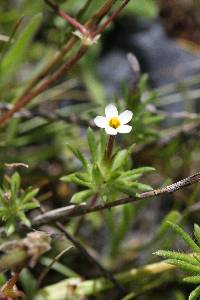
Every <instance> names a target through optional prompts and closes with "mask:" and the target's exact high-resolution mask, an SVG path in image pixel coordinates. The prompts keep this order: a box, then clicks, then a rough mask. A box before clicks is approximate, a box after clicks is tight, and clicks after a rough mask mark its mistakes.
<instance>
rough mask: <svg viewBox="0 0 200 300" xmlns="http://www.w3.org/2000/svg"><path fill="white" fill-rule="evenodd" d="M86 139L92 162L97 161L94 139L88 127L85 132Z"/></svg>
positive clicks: (92, 132)
mask: <svg viewBox="0 0 200 300" xmlns="http://www.w3.org/2000/svg"><path fill="white" fill-rule="evenodd" d="M87 139H88V145H89V148H90V153H91V156H92V160H93V162H96V161H97V144H96V139H95V134H94V131H93V130H92V129H91V128H90V127H89V128H88V131H87Z"/></svg>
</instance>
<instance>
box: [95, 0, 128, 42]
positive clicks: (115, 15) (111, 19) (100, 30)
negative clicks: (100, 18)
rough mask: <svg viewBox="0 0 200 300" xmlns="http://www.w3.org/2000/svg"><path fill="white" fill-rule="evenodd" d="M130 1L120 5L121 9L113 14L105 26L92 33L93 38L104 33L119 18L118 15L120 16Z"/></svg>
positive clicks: (126, 0)
mask: <svg viewBox="0 0 200 300" xmlns="http://www.w3.org/2000/svg"><path fill="white" fill-rule="evenodd" d="M129 1H130V0H125V1H124V2H123V3H122V4H121V5H120V7H119V8H118V9H117V10H116V11H114V12H113V13H112V14H111V16H110V17H109V18H108V19H107V20H106V21H105V22H104V23H103V25H102V26H101V27H100V28H99V29H97V30H95V31H94V32H93V33H92V37H95V36H96V35H98V34H101V33H102V32H103V31H104V30H105V29H106V28H107V27H108V26H109V25H110V23H111V22H112V21H113V20H114V19H115V18H117V17H118V15H119V14H120V12H121V11H122V9H123V8H124V7H125V6H126V5H127V4H128V2H129Z"/></svg>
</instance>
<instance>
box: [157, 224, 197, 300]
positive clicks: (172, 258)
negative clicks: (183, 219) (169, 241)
mask: <svg viewBox="0 0 200 300" xmlns="http://www.w3.org/2000/svg"><path fill="white" fill-rule="evenodd" d="M169 225H170V226H171V228H172V229H173V230H174V231H175V232H176V233H177V234H178V235H179V236H180V237H181V238H182V239H183V240H184V242H185V243H186V244H187V246H188V247H189V248H190V249H191V252H190V253H182V252H177V251H166V250H159V251H157V252H155V254H156V255H158V256H161V257H163V258H165V259H166V260H165V262H166V263H168V264H172V265H174V266H176V267H178V268H179V269H181V270H183V271H185V272H189V273H191V275H190V276H187V277H185V278H184V279H183V280H184V282H187V283H192V284H197V285H198V286H197V288H196V289H194V290H193V291H192V292H191V294H190V296H189V300H198V299H199V297H200V227H199V225H197V224H195V225H194V236H195V239H196V241H194V240H193V239H192V238H191V237H190V236H189V234H188V233H186V232H185V231H184V230H183V229H182V228H181V227H180V226H178V225H177V224H174V223H169Z"/></svg>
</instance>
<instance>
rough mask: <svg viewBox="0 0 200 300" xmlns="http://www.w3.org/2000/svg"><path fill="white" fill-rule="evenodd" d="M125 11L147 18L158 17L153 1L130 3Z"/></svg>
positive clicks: (143, 0) (145, 0) (142, 0)
mask: <svg viewBox="0 0 200 300" xmlns="http://www.w3.org/2000/svg"><path fill="white" fill-rule="evenodd" d="M125 11H127V12H129V13H133V14H134V15H137V16H145V17H149V18H155V17H157V15H158V7H157V5H156V1H154V0H140V1H130V5H128V7H127V8H126V10H125Z"/></svg>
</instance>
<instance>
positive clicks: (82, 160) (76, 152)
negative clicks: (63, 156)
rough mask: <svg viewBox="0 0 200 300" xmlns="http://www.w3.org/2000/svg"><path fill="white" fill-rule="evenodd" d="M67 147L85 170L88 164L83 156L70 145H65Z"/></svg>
mask: <svg viewBox="0 0 200 300" xmlns="http://www.w3.org/2000/svg"><path fill="white" fill-rule="evenodd" d="M67 147H68V148H69V149H70V150H71V152H72V153H73V154H74V155H75V156H76V158H78V160H80V161H81V162H82V164H83V166H84V167H85V168H87V167H88V165H89V163H88V161H87V159H86V158H85V157H84V156H83V154H82V153H81V152H80V150H79V149H78V148H76V147H73V146H72V145H69V144H67Z"/></svg>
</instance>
